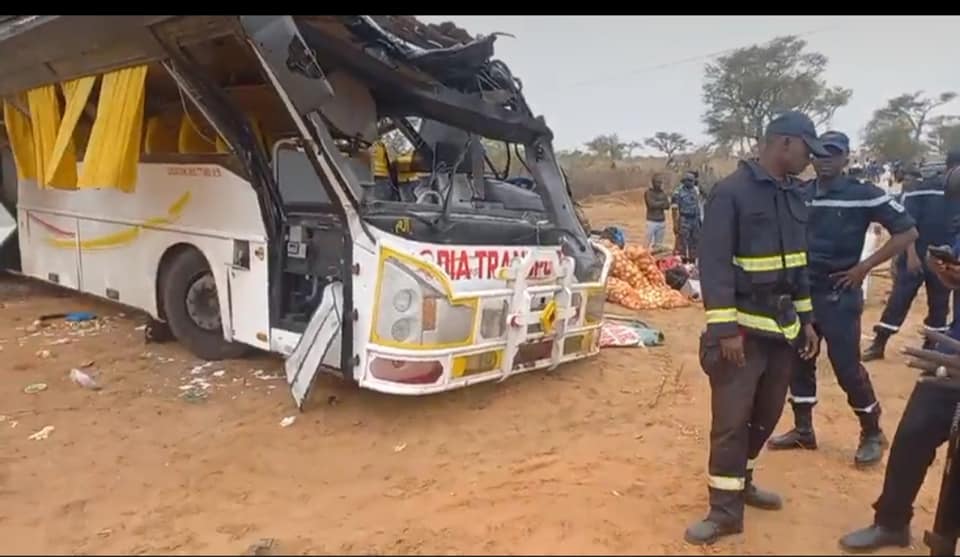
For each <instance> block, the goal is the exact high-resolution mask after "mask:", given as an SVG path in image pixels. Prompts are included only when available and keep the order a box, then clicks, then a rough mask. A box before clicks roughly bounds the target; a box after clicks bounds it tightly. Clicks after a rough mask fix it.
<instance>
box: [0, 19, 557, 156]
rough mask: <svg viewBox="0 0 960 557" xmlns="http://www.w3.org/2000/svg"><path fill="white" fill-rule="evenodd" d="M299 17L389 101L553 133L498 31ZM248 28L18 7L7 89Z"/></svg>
mask: <svg viewBox="0 0 960 557" xmlns="http://www.w3.org/2000/svg"><path fill="white" fill-rule="evenodd" d="M294 20H295V21H296V22H297V26H298V27H299V29H300V31H301V33H302V34H303V38H304V40H305V41H306V42H307V43H308V44H309V46H310V47H311V49H313V50H314V51H315V52H316V55H317V59H318V60H319V61H320V63H321V65H322V66H324V67H328V68H329V67H334V68H336V67H340V68H345V69H347V70H348V71H350V73H351V74H354V75H355V76H357V77H358V78H360V79H361V80H362V81H364V82H365V83H366V84H367V86H368V87H370V89H371V91H372V93H373V94H374V96H375V98H376V99H377V101H378V103H379V104H380V105H381V106H382V107H383V108H384V109H385V110H387V111H394V112H405V111H406V112H410V113H417V114H419V115H422V116H425V117H430V118H436V119H439V120H444V121H448V122H449V123H451V124H452V125H457V126H459V127H462V128H464V129H471V130H474V131H475V132H476V133H480V134H482V135H485V136H487V137H490V138H496V139H502V140H505V141H511V142H516V143H530V142H532V141H534V140H536V138H539V137H546V138H552V133H551V131H550V129H549V128H548V127H547V126H546V124H545V123H544V122H543V120H542V119H540V118H535V117H534V116H533V114H532V113H531V112H530V109H529V107H528V106H527V104H526V101H525V100H524V98H523V95H522V93H521V90H522V87H521V83H520V81H519V80H518V79H516V78H515V77H514V76H513V75H512V74H511V73H510V70H509V69H508V68H507V66H506V65H505V64H503V63H502V62H500V61H498V60H495V59H493V58H492V57H493V44H494V42H495V40H496V38H497V35H496V34H493V35H488V36H481V37H477V38H473V37H471V36H470V34H469V33H467V32H466V31H465V30H463V29H460V28H459V27H456V26H455V25H453V24H452V23H444V24H440V25H433V24H431V25H428V24H424V23H422V22H420V21H418V20H417V19H416V18H415V17H413V16H294ZM243 34H244V32H243V27H242V25H241V23H240V16H109V17H99V16H11V18H10V19H7V20H4V21H2V22H0V96H3V97H10V96H12V95H14V94H16V93H19V92H22V91H24V90H26V89H30V88H34V87H38V86H41V85H46V84H50V83H56V82H64V81H67V80H70V79H75V78H78V77H83V76H87V75H92V74H100V73H105V72H108V71H112V70H116V69H120V68H123V67H129V66H133V65H139V64H150V63H154V62H157V61H160V60H163V59H166V58H168V57H169V53H170V49H171V48H179V49H184V48H188V47H192V46H197V45H200V44H201V43H209V42H210V41H214V40H216V39H218V38H222V37H225V36H229V35H234V36H241V37H242V36H243ZM52 38H55V39H52ZM213 66H217V64H214V65H213Z"/></svg>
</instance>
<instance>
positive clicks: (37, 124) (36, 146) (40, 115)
mask: <svg viewBox="0 0 960 557" xmlns="http://www.w3.org/2000/svg"><path fill="white" fill-rule="evenodd" d="M27 105H28V106H29V107H30V126H31V128H32V129H33V160H34V164H35V165H36V169H37V178H38V180H37V181H38V183H39V184H41V185H44V186H53V187H56V188H65V189H72V188H74V187H75V184H76V182H77V168H76V159H74V165H73V166H71V167H69V168H68V167H67V166H68V165H63V167H61V169H60V172H59V173H58V174H47V162H48V161H50V159H51V156H52V155H53V147H54V144H55V143H56V142H57V132H58V131H59V129H60V99H58V98H57V87H56V85H44V86H42V87H37V88H36V89H31V90H29V91H27Z"/></svg>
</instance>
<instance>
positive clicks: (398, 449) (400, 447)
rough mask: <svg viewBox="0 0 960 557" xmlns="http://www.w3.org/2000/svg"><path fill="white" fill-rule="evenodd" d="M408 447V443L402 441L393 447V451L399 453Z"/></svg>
mask: <svg viewBox="0 0 960 557" xmlns="http://www.w3.org/2000/svg"><path fill="white" fill-rule="evenodd" d="M406 448H407V444H406V443H400V444H399V445H396V446H394V447H393V452H395V453H399V452H401V451H403V449H406Z"/></svg>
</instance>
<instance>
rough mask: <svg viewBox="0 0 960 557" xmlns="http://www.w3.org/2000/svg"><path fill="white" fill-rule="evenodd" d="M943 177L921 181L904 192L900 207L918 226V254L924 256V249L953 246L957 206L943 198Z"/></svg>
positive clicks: (938, 176) (925, 250) (955, 203)
mask: <svg viewBox="0 0 960 557" xmlns="http://www.w3.org/2000/svg"><path fill="white" fill-rule="evenodd" d="M943 193H944V184H943V175H937V176H934V177H932V178H929V179H926V180H923V181H922V182H920V183H919V184H918V185H917V187H916V188H914V189H912V190H910V191H906V192H903V193H902V194H901V197H900V198H901V199H902V203H903V206H904V207H905V208H906V209H907V212H908V213H910V216H911V217H913V220H914V221H915V222H916V223H917V232H918V233H919V234H920V237H919V238H917V243H916V247H917V254H919V255H920V257H921V258H923V257H925V255H926V252H927V246H943V245H952V244H953V241H954V236H955V235H956V234H955V231H954V222H953V220H954V219H953V217H954V215H955V214H956V213H957V208H958V204H957V202H955V201H947V200H946V199H944V195H943Z"/></svg>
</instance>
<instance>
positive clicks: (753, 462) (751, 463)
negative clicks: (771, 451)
mask: <svg viewBox="0 0 960 557" xmlns="http://www.w3.org/2000/svg"><path fill="white" fill-rule="evenodd" d="M756 465H757V459H755V458H751V459H748V460H747V470H753V469H754V467H756Z"/></svg>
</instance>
